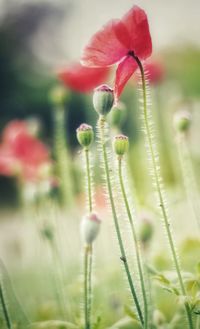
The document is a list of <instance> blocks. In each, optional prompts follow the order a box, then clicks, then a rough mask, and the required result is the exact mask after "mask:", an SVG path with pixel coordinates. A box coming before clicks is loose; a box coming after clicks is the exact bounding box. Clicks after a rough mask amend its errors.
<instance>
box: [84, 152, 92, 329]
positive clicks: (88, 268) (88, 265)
mask: <svg viewBox="0 0 200 329" xmlns="http://www.w3.org/2000/svg"><path fill="white" fill-rule="evenodd" d="M84 152H85V161H86V177H87V194H88V211H89V213H90V212H92V210H93V206H92V204H93V202H92V178H91V177H92V176H91V169H90V157H89V150H88V148H85V149H84ZM92 252H93V250H92V245H88V246H86V247H85V261H84V267H85V268H84V276H85V277H84V306H85V329H90V328H91V310H92Z"/></svg>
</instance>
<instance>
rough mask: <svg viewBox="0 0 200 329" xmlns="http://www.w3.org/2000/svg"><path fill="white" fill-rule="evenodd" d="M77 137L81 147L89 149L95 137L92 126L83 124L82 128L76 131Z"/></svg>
mask: <svg viewBox="0 0 200 329" xmlns="http://www.w3.org/2000/svg"><path fill="white" fill-rule="evenodd" d="M76 136H77V139H78V142H79V144H80V145H81V146H83V147H88V146H89V145H90V144H91V143H92V140H93V137H94V132H93V128H92V126H89V125H87V124H86V123H82V124H81V125H80V127H78V128H77V129H76Z"/></svg>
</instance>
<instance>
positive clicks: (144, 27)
mask: <svg viewBox="0 0 200 329" xmlns="http://www.w3.org/2000/svg"><path fill="white" fill-rule="evenodd" d="M122 22H123V24H124V25H125V26H126V28H127V30H128V32H129V35H130V44H129V49H130V50H133V51H134V53H135V55H136V56H138V57H139V59H146V58H147V57H149V56H150V55H151V53H152V42H151V35H150V32H149V24H148V19H147V15H146V13H145V11H144V10H142V9H141V8H139V7H137V6H134V7H133V8H131V9H130V10H129V11H128V13H127V14H125V15H124V17H123V18H122Z"/></svg>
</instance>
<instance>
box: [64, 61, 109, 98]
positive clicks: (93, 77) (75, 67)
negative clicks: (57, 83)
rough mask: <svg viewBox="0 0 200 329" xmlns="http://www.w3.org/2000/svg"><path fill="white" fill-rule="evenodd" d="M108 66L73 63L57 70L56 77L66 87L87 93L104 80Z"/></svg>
mask: <svg viewBox="0 0 200 329" xmlns="http://www.w3.org/2000/svg"><path fill="white" fill-rule="evenodd" d="M108 73H109V68H107V67H101V68H91V67H84V66H82V65H81V64H80V63H74V64H71V65H70V66H68V67H66V68H64V69H63V70H60V71H59V72H58V78H59V79H60V80H61V81H62V82H63V83H64V85H65V86H66V87H69V88H70V89H72V90H75V91H78V92H82V93H87V92H90V91H92V90H93V89H94V88H95V87H97V86H98V85H99V84H101V83H102V82H104V81H105V79H106V78H107V76H108Z"/></svg>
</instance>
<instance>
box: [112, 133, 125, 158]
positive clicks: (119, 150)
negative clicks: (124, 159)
mask: <svg viewBox="0 0 200 329" xmlns="http://www.w3.org/2000/svg"><path fill="white" fill-rule="evenodd" d="M113 147H114V151H115V153H116V154H117V155H119V156H122V155H124V154H125V153H126V152H127V151H128V147H129V141H128V137H127V136H125V135H117V136H115V138H114V142H113Z"/></svg>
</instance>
